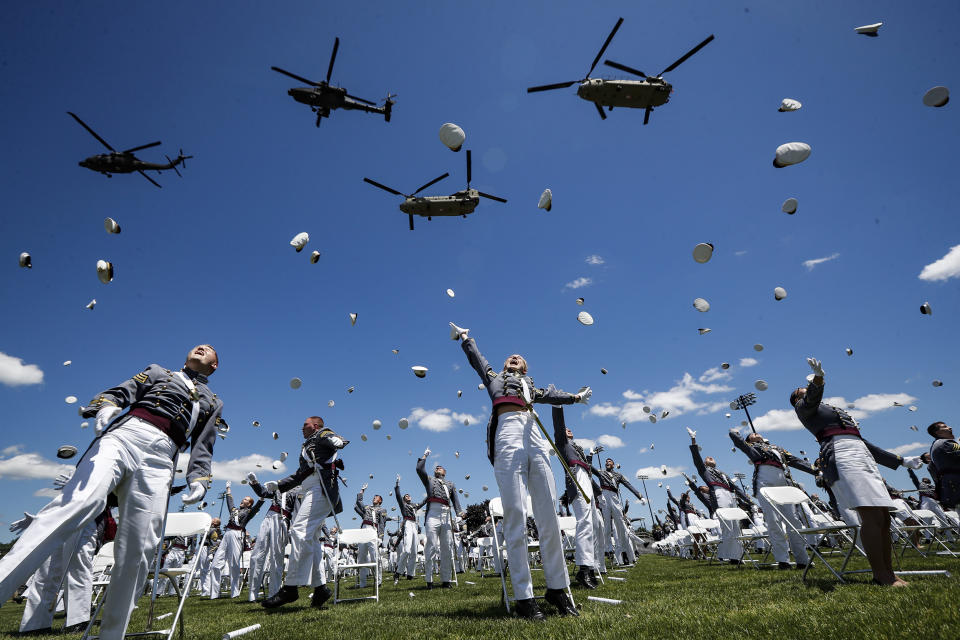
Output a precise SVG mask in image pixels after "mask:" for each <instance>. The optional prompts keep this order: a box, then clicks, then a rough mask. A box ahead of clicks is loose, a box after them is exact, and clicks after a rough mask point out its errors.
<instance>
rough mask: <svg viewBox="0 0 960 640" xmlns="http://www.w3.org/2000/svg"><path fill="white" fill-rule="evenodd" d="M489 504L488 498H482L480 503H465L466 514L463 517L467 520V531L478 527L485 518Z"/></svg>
mask: <svg viewBox="0 0 960 640" xmlns="http://www.w3.org/2000/svg"><path fill="white" fill-rule="evenodd" d="M489 504H490V500H484V501H483V502H481V503H480V504H471V505H467V516H466V518H464V519H465V520H466V521H467V530H468V531H476V530H477V529H479V528H480V525H482V524H483V521H484V520H486V519H487V513H488V511H487V507H488V505H489Z"/></svg>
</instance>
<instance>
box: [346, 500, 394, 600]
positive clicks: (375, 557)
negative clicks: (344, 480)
mask: <svg viewBox="0 0 960 640" xmlns="http://www.w3.org/2000/svg"><path fill="white" fill-rule="evenodd" d="M366 490H367V483H366V482H364V483H363V486H362V487H360V493H358V494H357V503H356V504H355V505H354V506H353V510H354V511H356V512H357V515H358V516H360V518H361V519H362V521H363V522H362V524H361V525H360V528H361V529H376V530H377V541H376V542H364V543H363V544H361V545H360V547H359V549H357V563H359V564H363V563H366V562H380V550H379V548H378V547H379V546H380V541H381V540H383V529H384V527H385V526H386V524H387V510H386V509H384V508H383V507H382V506H381V505H382V504H383V496H380V495H375V496H373V504H369V505H364V504H363V492H364V491H366ZM369 573H370V569H367V568H366V567H362V568H361V569H360V588H361V589H363V588H364V587H366V586H367V574H369Z"/></svg>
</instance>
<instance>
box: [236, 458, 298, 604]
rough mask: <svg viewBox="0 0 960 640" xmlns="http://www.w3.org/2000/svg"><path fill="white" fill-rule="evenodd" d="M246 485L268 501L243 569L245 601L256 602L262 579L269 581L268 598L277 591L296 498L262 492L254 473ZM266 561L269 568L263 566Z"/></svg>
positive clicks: (288, 494) (250, 474)
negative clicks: (255, 539) (245, 566)
mask: <svg viewBox="0 0 960 640" xmlns="http://www.w3.org/2000/svg"><path fill="white" fill-rule="evenodd" d="M247 483H248V484H249V485H250V488H251V489H253V492H254V493H255V494H257V495H258V496H259V497H261V498H269V499H270V509H269V510H268V512H267V515H266V517H264V519H263V522H261V523H260V530H259V531H258V532H257V542H256V543H255V544H254V545H253V552H252V553H251V554H250V568H249V569H248V570H247V574H248V579H247V583H248V587H249V589H250V597H249V600H250V602H255V601H256V600H258V599H259V598H258V596H259V594H260V585H261V583H262V582H263V578H264V576H268V578H269V584H270V593H268V594H267V595H268V596H272V595H273V594H275V593H276V592H277V589H279V588H280V582H281V580H282V579H283V549H284V547H286V545H287V537H288V535H289V531H288V529H289V526H290V516H291V514H292V513H293V509H294V505H295V504H296V500H297V496H296V494H295V493H294V492H293V491H287V492H283V491H271V492H268V491H266V490H265V489H264V488H263V485H261V484H260V483H259V482H258V481H257V475H256V474H255V473H248V474H247ZM268 558H269V559H270V566H267V559H268Z"/></svg>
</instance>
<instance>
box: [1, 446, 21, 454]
mask: <svg viewBox="0 0 960 640" xmlns="http://www.w3.org/2000/svg"><path fill="white" fill-rule="evenodd" d="M21 451H23V445H22V444H12V445H10V446H9V447H7V448H5V449H4V450H3V451H0V456H12V455H13V454H15V453H20V452H21Z"/></svg>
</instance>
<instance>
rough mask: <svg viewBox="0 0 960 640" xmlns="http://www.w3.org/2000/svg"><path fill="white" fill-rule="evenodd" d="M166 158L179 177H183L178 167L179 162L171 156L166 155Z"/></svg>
mask: <svg viewBox="0 0 960 640" xmlns="http://www.w3.org/2000/svg"><path fill="white" fill-rule="evenodd" d="M164 158H166V159H167V164H169V165H170V168H171V169H173V172H174V173H176V174H177V176H178V177H180V178H182V177H183V174H181V173H180V171H179V170H178V169H177V163H176V162H174V161H173V160H171V159H170V156H164ZM177 160H178V161H179V160H180V158H177Z"/></svg>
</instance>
